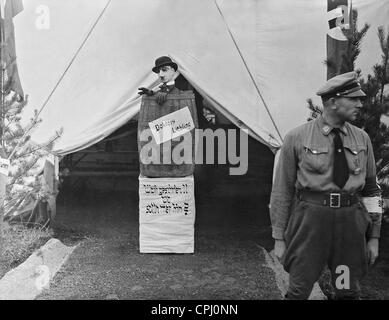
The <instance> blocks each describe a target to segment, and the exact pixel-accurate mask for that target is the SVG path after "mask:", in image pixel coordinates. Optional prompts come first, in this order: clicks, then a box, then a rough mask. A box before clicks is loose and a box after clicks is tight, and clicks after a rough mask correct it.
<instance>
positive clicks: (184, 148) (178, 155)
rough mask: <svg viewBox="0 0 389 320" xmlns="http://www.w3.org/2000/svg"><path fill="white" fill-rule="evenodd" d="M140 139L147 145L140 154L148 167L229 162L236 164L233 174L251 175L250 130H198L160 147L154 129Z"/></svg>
mask: <svg viewBox="0 0 389 320" xmlns="http://www.w3.org/2000/svg"><path fill="white" fill-rule="evenodd" d="M238 137H239V139H238ZM139 140H140V142H141V143H145V144H144V145H143V146H142V147H141V150H140V152H139V158H140V161H141V162H142V164H145V165H147V164H173V165H181V164H204V163H205V164H227V160H228V163H229V164H231V165H232V166H231V167H230V168H229V174H230V175H244V174H246V173H247V169H248V130H245V129H227V130H224V129H221V128H219V129H216V130H212V129H209V128H207V129H194V130H192V131H191V132H188V133H186V134H184V135H182V136H179V137H176V138H174V139H171V140H169V141H166V142H164V143H163V144H160V145H158V144H156V142H155V139H154V138H153V134H152V132H151V130H150V129H144V130H142V131H141V132H140V133H139ZM172 142H174V143H172ZM216 143H217V148H216V150H217V151H216V150H215V146H216ZM193 146H195V147H194V148H193ZM161 148H162V149H161ZM238 148H239V150H238ZM193 152H194V153H195V154H193ZM161 154H162V155H163V156H162V157H161ZM204 157H205V159H204ZM161 158H162V159H161Z"/></svg>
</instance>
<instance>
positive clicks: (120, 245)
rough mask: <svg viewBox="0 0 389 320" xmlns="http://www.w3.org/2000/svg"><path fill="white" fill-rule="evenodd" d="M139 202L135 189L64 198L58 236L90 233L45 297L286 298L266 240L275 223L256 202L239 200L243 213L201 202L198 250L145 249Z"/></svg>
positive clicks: (198, 214)
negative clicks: (262, 218) (121, 194)
mask: <svg viewBox="0 0 389 320" xmlns="http://www.w3.org/2000/svg"><path fill="white" fill-rule="evenodd" d="M104 199H105V200H104ZM106 199H110V201H106ZM136 206H137V199H136V195H133V198H131V196H130V197H126V198H120V199H114V198H107V197H106V196H105V197H98V196H96V195H95V196H94V199H93V201H90V199H89V200H88V199H87V198H83V199H81V202H80V199H78V200H77V201H73V200H69V199H65V201H63V202H62V203H61V201H60V202H59V210H58V219H57V220H58V225H57V232H59V233H58V235H61V234H62V235H64V240H65V242H66V241H69V240H70V241H72V236H73V237H74V235H76V236H75V237H76V238H77V236H79V237H82V236H86V237H87V238H86V239H84V240H83V241H82V242H81V244H80V246H79V247H78V248H77V249H76V251H75V252H74V253H73V255H72V256H71V257H70V259H69V261H68V262H67V263H66V265H65V266H64V268H63V269H62V270H61V271H60V272H59V273H58V274H57V276H56V277H55V279H54V281H53V283H52V284H51V287H50V290H48V291H46V292H44V293H43V294H42V295H41V296H40V297H39V299H106V298H107V297H108V296H109V295H113V296H114V297H118V298H119V299H237V300H239V299H244V300H249V299H280V298H281V295H280V293H279V291H278V289H277V287H276V284H275V279H274V273H273V271H272V270H271V269H270V268H269V267H268V266H267V265H266V263H265V259H264V256H263V253H262V251H261V249H260V247H259V246H260V245H264V242H263V239H264V238H266V237H268V232H269V227H268V226H267V225H263V224H261V223H258V219H254V218H253V216H252V214H253V210H257V208H253V207H251V204H250V203H245V204H242V203H240V204H238V206H239V207H240V208H241V210H242V211H241V212H240V211H239V212H237V211H236V210H235V209H234V206H233V205H232V204H228V203H226V204H225V206H224V207H223V208H221V210H219V209H220V206H219V209H216V208H212V207H210V205H207V206H206V207H207V208H206V210H205V207H202V206H201V205H199V207H198V210H197V216H198V219H197V222H196V229H195V230H196V235H195V253H194V254H185V255H180V254H140V253H139V244H138V239H139V232H138V221H137V215H138V212H137V208H136ZM245 207H246V209H245ZM228 208H229V209H228ZM229 210H230V211H229ZM250 210H251V211H250ZM207 214H208V215H209V216H206V215H207ZM254 214H256V213H254ZM234 221H235V222H234ZM69 229H71V230H72V232H70V233H69V234H66V232H67V231H66V230H69ZM64 230H65V231H64ZM73 240H74V239H73ZM265 242H266V241H265Z"/></svg>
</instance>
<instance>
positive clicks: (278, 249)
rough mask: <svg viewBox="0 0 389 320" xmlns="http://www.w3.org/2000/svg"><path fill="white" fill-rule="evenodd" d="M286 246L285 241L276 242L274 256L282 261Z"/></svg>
mask: <svg viewBox="0 0 389 320" xmlns="http://www.w3.org/2000/svg"><path fill="white" fill-rule="evenodd" d="M285 249H286V245H285V241H284V240H277V239H276V240H275V242H274V254H275V256H276V257H277V258H278V259H279V260H281V258H282V257H283V255H284V253H285Z"/></svg>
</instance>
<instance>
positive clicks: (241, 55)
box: [214, 0, 284, 142]
mask: <svg viewBox="0 0 389 320" xmlns="http://www.w3.org/2000/svg"><path fill="white" fill-rule="evenodd" d="M214 2H215V5H216V7H217V9H218V11H219V13H220V15H221V17H222V19H223V22H224V24H225V26H226V28H227V31H228V33H229V34H230V37H231V39H232V41H233V42H234V45H235V47H236V49H237V50H238V53H239V55H240V57H241V58H242V61H243V64H244V66H245V67H246V70H247V72H248V74H249V76H250V78H251V81H252V82H253V84H254V86H255V89H256V91H257V93H258V95H259V97H260V98H261V100H262V103H263V105H264V106H265V109H266V111H267V113H268V115H269V117H270V120H271V121H272V123H273V126H274V128H275V129H276V131H277V133H278V135H279V137H280V139H281V142H284V140H283V139H282V135H281V133H280V131H279V130H278V127H277V125H276V123H275V121H274V118H273V116H272V115H271V113H270V110H269V108H268V106H267V104H266V102H265V99H264V98H263V96H262V94H261V92H260V91H259V88H258V85H257V83H256V81H255V79H254V76H253V75H252V73H251V71H250V69H249V67H248V65H247V63H246V60H245V58H244V57H243V54H242V52H241V51H240V49H239V46H238V44H237V42H236V40H235V38H234V35H233V34H232V32H231V30H230V27H229V26H228V24H227V21H226V19H225V17H224V15H223V12H222V11H221V9H220V7H219V5H218V3H217V0H214Z"/></svg>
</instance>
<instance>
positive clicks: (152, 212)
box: [139, 176, 195, 253]
mask: <svg viewBox="0 0 389 320" xmlns="http://www.w3.org/2000/svg"><path fill="white" fill-rule="evenodd" d="M194 223H195V202H194V179H193V176H188V177H182V178H148V177H143V176H140V177H139V242H140V252H143V253H193V252H194Z"/></svg>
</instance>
